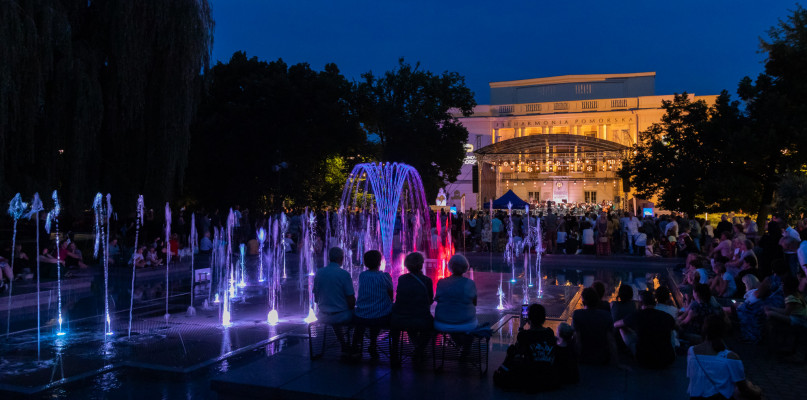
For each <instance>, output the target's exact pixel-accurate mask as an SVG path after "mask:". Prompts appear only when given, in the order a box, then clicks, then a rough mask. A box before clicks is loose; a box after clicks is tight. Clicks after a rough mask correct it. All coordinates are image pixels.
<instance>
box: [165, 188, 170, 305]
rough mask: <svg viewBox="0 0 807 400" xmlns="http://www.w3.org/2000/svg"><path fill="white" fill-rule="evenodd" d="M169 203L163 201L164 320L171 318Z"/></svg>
mask: <svg viewBox="0 0 807 400" xmlns="http://www.w3.org/2000/svg"><path fill="white" fill-rule="evenodd" d="M170 239H171V205H169V204H168V202H166V203H165V320H166V321H168V319H169V318H171V314H169V313H168V293H169V290H168V272H169V270H170V269H171V268H170V265H171V240H170Z"/></svg>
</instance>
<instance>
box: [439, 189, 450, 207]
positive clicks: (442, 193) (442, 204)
mask: <svg viewBox="0 0 807 400" xmlns="http://www.w3.org/2000/svg"><path fill="white" fill-rule="evenodd" d="M446 200H448V198H447V197H446V191H445V190H443V188H440V190H439V191H438V192H437V206H440V207H445V205H446Z"/></svg>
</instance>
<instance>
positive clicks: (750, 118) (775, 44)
mask: <svg viewBox="0 0 807 400" xmlns="http://www.w3.org/2000/svg"><path fill="white" fill-rule="evenodd" d="M760 43H761V48H762V51H763V52H765V54H766V55H767V58H766V60H765V72H764V73H763V74H760V75H759V76H758V77H757V78H756V80H754V81H752V80H751V79H750V78H749V77H745V78H744V79H743V80H742V81H741V82H740V85H739V89H738V92H737V93H738V94H739V96H740V98H741V99H742V100H743V101H744V102H745V107H746V116H747V120H746V121H745V125H746V127H747V132H749V133H750V134H748V135H746V137H745V138H746V140H747V141H748V142H747V145H748V146H749V147H751V148H752V149H753V152H754V153H755V154H756V158H755V160H756V161H757V164H756V166H755V170H756V171H758V174H759V175H758V179H759V181H760V184H761V185H762V191H761V198H760V205H761V206H762V207H760V210H759V216H758V219H759V220H764V219H765V218H766V217H767V215H768V213H769V211H770V205H771V203H772V201H773V198H774V194H775V193H776V191H777V189H778V185H779V184H780V182H781V177H782V176H783V175H786V174H800V173H803V172H802V170H803V169H804V167H805V164H807V74H805V71H807V10H805V9H804V8H803V7H801V6H797V8H796V9H795V10H794V11H793V12H792V13H791V14H790V15H789V16H788V17H787V18H786V19H784V20H780V21H779V23H778V24H777V25H776V26H774V27H773V28H771V29H770V30H769V31H768V40H767V41H766V40H760Z"/></svg>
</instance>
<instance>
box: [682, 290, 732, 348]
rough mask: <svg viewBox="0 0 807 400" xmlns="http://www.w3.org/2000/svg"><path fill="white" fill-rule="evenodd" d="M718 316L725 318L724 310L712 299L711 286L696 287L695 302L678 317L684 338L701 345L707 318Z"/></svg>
mask: <svg viewBox="0 0 807 400" xmlns="http://www.w3.org/2000/svg"><path fill="white" fill-rule="evenodd" d="M710 315H717V316H719V317H721V318H725V314H724V313H723V308H722V307H720V304H718V303H717V301H715V300H714V298H713V297H712V292H711V290H709V286H706V285H703V284H697V285H695V290H694V301H693V302H692V303H690V304H689V307H688V308H687V310H686V311H685V312H684V313H683V314H681V315H680V316H679V317H678V323H679V324H680V325H681V328H682V329H683V336H684V337H686V339H688V340H689V341H690V342H693V343H699V342H701V341H702V340H703V339H702V337H701V336H700V335H701V332H703V322H704V321H705V320H706V317H708V316H710Z"/></svg>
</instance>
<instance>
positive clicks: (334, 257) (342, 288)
mask: <svg viewBox="0 0 807 400" xmlns="http://www.w3.org/2000/svg"><path fill="white" fill-rule="evenodd" d="M343 260H344V251H343V250H342V249H341V248H339V247H332V248H331V249H330V250H328V261H329V263H328V264H327V265H326V266H324V267H322V268H320V269H319V270H317V272H316V274H315V275H314V287H313V289H312V291H313V293H314V302H316V303H317V320H318V321H319V322H321V323H324V324H329V325H332V326H333V330H334V333H335V334H336V337H337V338H338V339H339V343H340V344H341V345H342V357H343V358H345V357H347V356H349V353H350V349H349V340H348V338H347V329H345V328H344V327H343V326H341V325H343V324H347V323H349V322H350V321H351V320H352V319H353V308H354V307H355V306H356V296H355V295H354V292H353V280H352V279H351V278H350V273H349V272H347V271H345V270H344V269H342V261H343Z"/></svg>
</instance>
